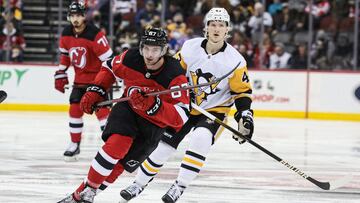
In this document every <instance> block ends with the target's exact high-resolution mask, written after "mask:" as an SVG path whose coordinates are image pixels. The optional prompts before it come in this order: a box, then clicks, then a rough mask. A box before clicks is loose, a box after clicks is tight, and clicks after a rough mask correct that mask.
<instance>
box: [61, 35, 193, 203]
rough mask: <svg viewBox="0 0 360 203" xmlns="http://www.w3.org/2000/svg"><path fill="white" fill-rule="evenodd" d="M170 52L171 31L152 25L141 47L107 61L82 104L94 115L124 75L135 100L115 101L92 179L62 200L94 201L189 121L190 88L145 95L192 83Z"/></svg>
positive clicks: (85, 109) (96, 157)
mask: <svg viewBox="0 0 360 203" xmlns="http://www.w3.org/2000/svg"><path fill="white" fill-rule="evenodd" d="M166 53H167V36H166V33H165V32H164V31H163V30H162V29H158V28H152V29H149V30H145V33H144V35H143V36H142V37H141V42H140V48H139V49H130V50H128V51H126V52H124V53H123V54H121V55H119V56H116V57H114V58H113V59H112V60H108V61H107V62H104V63H103V67H102V68H101V71H100V72H99V74H98V75H97V76H96V78H95V80H94V84H93V85H91V86H90V87H89V88H88V90H87V92H86V93H85V95H84V96H83V98H82V100H81V108H82V109H83V110H84V112H85V113H92V112H93V107H94V105H95V104H96V103H98V102H100V101H102V100H104V96H105V90H106V89H108V88H109V87H110V86H111V84H112V83H113V82H114V81H115V77H120V78H121V79H123V81H124V84H125V87H126V88H125V90H124V92H125V93H124V95H126V96H129V97H130V100H129V102H119V103H117V104H115V105H114V107H113V108H112V110H111V113H110V116H109V118H108V123H107V125H106V127H105V130H104V132H103V134H102V138H103V140H104V141H105V144H104V145H103V146H102V148H101V149H100V150H99V152H98V153H97V155H96V156H95V158H94V159H93V161H92V163H91V167H90V170H89V173H88V176H87V178H86V181H84V182H83V183H82V184H81V185H80V186H79V187H78V189H77V190H76V191H75V192H74V193H73V194H72V195H70V196H68V197H66V198H65V199H63V200H61V201H60V202H61V203H66V202H77V201H82V202H93V200H94V196H95V194H96V190H97V189H98V188H99V187H100V185H101V184H102V183H104V182H107V183H112V182H114V181H115V179H116V178H117V177H118V176H119V175H120V174H121V173H122V172H123V171H124V170H126V171H128V172H133V171H134V170H135V169H136V168H137V167H138V166H139V165H140V164H141V163H142V162H143V161H144V160H145V158H146V157H147V156H148V155H149V154H150V153H151V152H152V151H153V150H154V149H155V148H156V146H157V144H158V142H159V141H160V139H161V136H162V134H163V132H164V131H165V128H168V129H170V130H171V131H174V132H176V131H179V130H180V129H181V127H182V126H183V124H184V123H185V122H186V121H187V119H188V117H187V115H188V113H189V112H188V109H189V96H188V92H187V91H178V92H173V93H172V94H163V95H160V96H146V95H145V94H146V93H148V92H153V91H161V90H165V89H170V88H176V87H182V86H185V85H187V79H186V77H185V71H184V70H183V69H182V67H181V65H180V63H179V61H178V60H176V59H174V58H172V57H170V56H166V55H165V54H166Z"/></svg>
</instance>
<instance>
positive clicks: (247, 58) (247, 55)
mask: <svg viewBox="0 0 360 203" xmlns="http://www.w3.org/2000/svg"><path fill="white" fill-rule="evenodd" d="M234 48H236V49H237V50H238V51H239V52H240V54H241V55H242V56H243V57H244V59H245V61H246V63H247V67H248V68H250V69H251V68H254V63H253V58H252V54H251V53H252V51H251V50H248V48H247V46H246V45H245V44H240V46H234Z"/></svg>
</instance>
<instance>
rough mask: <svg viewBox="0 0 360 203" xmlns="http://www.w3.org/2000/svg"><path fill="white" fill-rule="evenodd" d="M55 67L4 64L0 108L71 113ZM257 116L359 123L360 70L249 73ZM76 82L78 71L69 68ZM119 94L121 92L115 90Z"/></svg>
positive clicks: (0, 66)
mask: <svg viewBox="0 0 360 203" xmlns="http://www.w3.org/2000/svg"><path fill="white" fill-rule="evenodd" d="M56 69H57V66H55V65H25V64H18V65H10V64H0V89H3V90H5V91H7V92H8V98H7V100H6V101H5V102H4V103H3V104H2V105H1V106H0V110H20V111H24V110H30V111H67V108H68V105H67V104H68V98H69V94H70V92H71V91H70V90H71V87H70V89H68V90H67V91H66V92H65V94H62V93H59V92H58V91H56V90H55V89H54V79H53V78H54V77H53V75H54V72H55V70H56ZM249 74H250V77H251V82H252V87H253V109H254V110H255V114H256V116H260V117H261V116H265V117H287V118H315V119H334V120H353V121H360V105H359V104H360V72H308V71H266V70H250V71H249ZM68 75H69V80H70V81H72V78H73V70H72V68H70V69H69V71H68ZM115 95H116V96H118V95H117V93H115Z"/></svg>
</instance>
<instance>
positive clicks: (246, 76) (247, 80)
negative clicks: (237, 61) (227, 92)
mask: <svg viewBox="0 0 360 203" xmlns="http://www.w3.org/2000/svg"><path fill="white" fill-rule="evenodd" d="M242 81H243V82H250V80H249V76H248V75H247V74H246V72H245V71H244V74H243V76H242Z"/></svg>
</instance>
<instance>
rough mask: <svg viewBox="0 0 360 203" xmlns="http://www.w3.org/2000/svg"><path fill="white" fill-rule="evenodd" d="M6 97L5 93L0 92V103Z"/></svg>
mask: <svg viewBox="0 0 360 203" xmlns="http://www.w3.org/2000/svg"><path fill="white" fill-rule="evenodd" d="M6 97H7V94H6V92H5V91H3V90H0V103H1V102H3V101H4V100H5V99H6Z"/></svg>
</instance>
